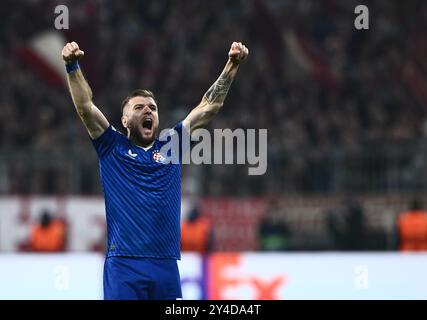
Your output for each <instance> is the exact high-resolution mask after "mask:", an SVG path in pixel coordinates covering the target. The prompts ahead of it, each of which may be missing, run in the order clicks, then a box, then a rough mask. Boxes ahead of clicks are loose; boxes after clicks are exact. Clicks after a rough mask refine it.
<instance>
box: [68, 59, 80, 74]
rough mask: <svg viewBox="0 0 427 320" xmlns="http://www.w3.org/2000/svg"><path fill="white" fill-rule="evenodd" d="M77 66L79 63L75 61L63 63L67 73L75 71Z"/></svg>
mask: <svg viewBox="0 0 427 320" xmlns="http://www.w3.org/2000/svg"><path fill="white" fill-rule="evenodd" d="M78 68H79V63H78V62H77V60H76V61H74V62H71V63H67V64H65V69H67V73H72V72H75V71H77V69H78Z"/></svg>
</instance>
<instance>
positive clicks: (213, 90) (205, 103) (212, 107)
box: [183, 42, 249, 131]
mask: <svg viewBox="0 0 427 320" xmlns="http://www.w3.org/2000/svg"><path fill="white" fill-rule="evenodd" d="M248 54H249V50H248V49H247V48H246V47H245V46H244V45H243V44H242V43H241V42H233V44H232V45H231V48H230V51H229V52H228V61H227V64H226V65H225V67H224V70H223V71H222V73H221V75H220V76H219V77H218V79H217V80H216V81H215V82H214V84H213V85H212V86H211V87H210V88H209V90H208V91H206V93H205V94H204V96H203V98H202V101H201V102H200V103H199V105H198V106H197V107H195V108H194V109H193V110H192V111H191V112H190V114H189V115H188V116H187V117H186V118H185V119H184V122H183V125H184V127H185V128H186V129H187V130H189V131H193V130H195V129H198V128H201V127H204V126H206V125H207V124H208V123H209V122H210V121H211V120H212V118H213V117H214V116H215V115H216V113H217V112H218V111H219V109H221V107H222V106H223V104H224V100H225V97H226V96H227V93H228V90H229V89H230V86H231V83H232V82H233V80H234V77H235V76H236V74H237V70H238V69H239V65H240V63H241V62H242V61H243V60H245V59H246V57H247V56H248Z"/></svg>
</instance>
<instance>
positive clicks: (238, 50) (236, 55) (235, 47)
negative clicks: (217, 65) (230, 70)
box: [228, 42, 249, 64]
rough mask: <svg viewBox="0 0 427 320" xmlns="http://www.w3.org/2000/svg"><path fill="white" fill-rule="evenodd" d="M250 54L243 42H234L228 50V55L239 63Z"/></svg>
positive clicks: (234, 61)
mask: <svg viewBox="0 0 427 320" xmlns="http://www.w3.org/2000/svg"><path fill="white" fill-rule="evenodd" d="M248 54H249V50H248V48H246V47H245V46H244V45H243V44H242V43H241V42H233V43H232V45H231V48H230V51H229V52H228V57H229V58H230V60H231V62H233V63H235V64H239V63H240V62H242V61H243V60H245V59H246V58H247V56H248Z"/></svg>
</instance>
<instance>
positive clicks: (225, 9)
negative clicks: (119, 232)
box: [0, 0, 427, 299]
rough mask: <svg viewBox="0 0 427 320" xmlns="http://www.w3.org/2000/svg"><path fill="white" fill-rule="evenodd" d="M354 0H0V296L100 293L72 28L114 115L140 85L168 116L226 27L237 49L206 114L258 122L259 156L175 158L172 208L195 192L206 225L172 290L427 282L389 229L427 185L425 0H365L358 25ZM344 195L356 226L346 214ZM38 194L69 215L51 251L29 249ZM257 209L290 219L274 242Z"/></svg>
mask: <svg viewBox="0 0 427 320" xmlns="http://www.w3.org/2000/svg"><path fill="white" fill-rule="evenodd" d="M358 4H361V3H359V1H351V0H350V1H336V0H335V1H334V0H324V1H314V0H313V1H309V0H301V1H278V0H277V1H274V0H267V1H255V0H249V1H233V2H229V1H222V0H221V1H209V2H206V1H166V0H161V1H101V0H98V1H95V0H93V1H40V0H32V1H10V0H6V1H4V2H2V18H1V19H0V74H1V77H0V81H1V83H0V133H1V134H0V192H1V197H0V274H1V277H0V298H3V299H29V298H30V299H31V298H40V299H44V298H46V299H47V298H51V299H61V298H66V299H67V298H70V299H79V298H83V299H85V298H87V299H98V298H100V297H101V293H100V292H101V291H100V290H101V287H100V285H101V278H100V275H101V271H102V254H103V243H104V240H105V238H104V237H105V233H104V231H105V222H104V218H103V214H104V213H103V210H104V209H103V199H102V195H101V189H100V184H99V179H98V168H97V159H96V153H95V152H94V150H93V149H92V146H91V144H90V141H89V139H88V136H87V133H86V132H85V130H84V128H83V126H82V124H81V123H80V120H79V119H78V117H77V115H76V113H75V110H74V107H73V105H72V102H71V99H70V97H69V93H68V91H67V90H66V87H65V86H64V81H63V80H64V72H65V71H64V68H63V65H62V62H61V61H60V50H61V48H62V46H63V44H64V43H65V42H66V41H71V40H75V41H77V42H78V43H79V45H80V46H81V48H82V49H83V50H84V51H85V53H86V55H85V58H84V60H83V61H82V62H81V65H82V67H83V70H84V73H85V75H86V77H87V79H88V81H89V84H90V85H91V87H92V89H93V92H94V101H95V103H96V104H97V105H99V106H100V107H101V109H102V111H103V112H104V113H105V114H106V116H107V118H108V119H109V120H110V122H111V123H112V124H113V125H114V126H115V127H116V128H121V125H120V122H119V121H120V120H119V119H120V108H119V105H120V101H121V100H122V99H123V97H124V96H126V94H127V93H128V92H129V91H131V90H132V89H135V88H138V87H142V88H149V89H151V90H153V91H154V92H155V94H156V96H157V99H158V101H159V112H160V119H161V127H162V128H166V127H171V126H173V125H174V123H176V122H177V121H179V120H181V119H182V118H183V117H184V116H185V115H186V114H187V112H188V111H189V110H190V109H191V108H192V107H194V106H195V105H196V104H197V103H198V102H199V100H200V98H201V96H202V95H203V93H204V92H205V91H206V90H207V89H208V88H209V86H210V85H211V83H212V82H213V81H214V80H215V79H216V77H217V76H218V75H219V72H220V70H221V69H222V67H223V64H224V63H225V60H226V53H227V51H228V49H229V46H230V44H231V42H232V41H235V40H238V41H242V42H243V43H245V44H246V45H247V46H248V48H249V49H250V56H249V59H248V61H247V62H246V63H245V64H244V65H243V66H242V67H241V70H240V71H239V74H238V76H237V78H236V80H235V82H234V83H233V86H232V88H231V90H230V93H229V95H228V97H227V100H226V103H225V106H224V108H223V109H222V110H221V112H220V114H218V116H217V118H216V119H215V120H214V121H213V122H212V124H211V125H210V129H213V128H231V129H233V128H267V129H268V169H267V172H266V174H265V175H262V176H248V175H247V169H248V167H247V166H245V165H202V166H195V165H189V166H184V170H183V198H184V201H183V208H182V215H183V219H184V220H185V219H186V218H187V216H188V213H189V211H190V210H191V208H192V207H193V206H194V205H195V204H199V206H200V211H201V212H202V214H203V215H205V216H206V217H209V218H210V220H211V222H212V227H213V247H212V250H211V252H210V254H207V255H200V254H193V253H189V254H187V253H185V254H184V256H183V260H182V262H181V268H182V269H181V272H182V274H183V286H184V298H203V299H210V298H221V299H222V298H246V299H262V298H264V299H288V298H289V299H292V298H296V299H298V298H300V299H301V298H308V299H310V298H313V299H321V298H326V299H327V298H332V299H340V298H362V299H363V298H367V299H371V298H373V299H378V298H423V299H425V298H427V289H425V288H427V286H426V282H427V280H426V277H425V275H424V271H423V268H424V269H425V267H427V256H426V255H425V254H423V253H416V254H407V253H405V254H402V253H399V252H398V248H399V247H398V245H399V243H398V242H399V240H398V235H397V230H396V221H397V217H398V215H399V213H401V212H402V211H405V210H407V209H408V208H409V205H410V202H411V201H412V199H413V198H414V197H418V198H419V199H421V200H423V199H424V195H425V193H426V189H427V161H426V160H427V144H426V143H425V141H426V137H425V136H426V134H427V122H426V120H427V119H426V115H427V113H426V110H427V109H426V107H427V76H426V71H427V65H426V62H425V61H426V60H425V57H426V56H427V41H426V38H425V37H423V31H424V30H426V22H425V21H426V19H425V18H426V15H427V5H426V4H425V3H424V2H423V1H416V0H411V1H405V2H399V1H366V2H364V4H365V5H367V6H368V7H369V10H370V21H369V22H370V29H369V30H356V29H355V28H354V19H355V17H356V15H355V14H354V8H355V7H356V6H357V5H358ZM57 5H66V6H67V7H68V9H69V17H70V19H69V29H68V30H56V29H55V26H54V21H55V18H56V17H57V14H55V12H54V10H55V7H56V6H57ZM355 207H356V208H359V212H361V216H362V217H363V218H364V219H362V221H363V222H364V224H363V226H364V228H363V230H362V228H360V229H357V228H355V224H353V222H352V221H351V220H349V219H348V214H349V212H350V211H351V208H355ZM45 209H48V210H50V211H51V212H52V214H53V215H54V216H56V217H58V218H60V219H63V220H64V221H65V223H66V226H67V243H66V248H65V252H64V253H61V254H35V253H31V252H30V251H31V250H30V248H29V245H28V242H29V236H30V228H31V226H33V225H34V224H35V223H37V221H38V218H39V215H40V212H42V211H43V210H45ZM267 215H268V216H271V217H273V220H275V223H281V224H282V225H286V228H285V229H286V230H287V231H286V232H287V244H286V247H285V248H282V249H281V250H276V251H275V252H274V253H273V252H268V253H266V252H262V247H261V244H260V235H259V230H260V229H261V224H262V221H263V218H264V217H265V216H267ZM356 223H357V222H356ZM346 224H348V225H346ZM356 229H357V230H356ZM360 230H362V231H360ZM343 239H346V240H345V241H344V240H343ZM325 287H327V288H328V290H326V291H325ZM258 289H259V290H258Z"/></svg>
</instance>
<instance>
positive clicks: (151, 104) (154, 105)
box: [132, 102, 157, 108]
mask: <svg viewBox="0 0 427 320" xmlns="http://www.w3.org/2000/svg"><path fill="white" fill-rule="evenodd" d="M145 105H147V106H153V107H156V108H157V105H156V104H154V103H151V102H150V103H145V104H144V103H136V104H134V105H133V106H132V108H135V107H136V106H145Z"/></svg>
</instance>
